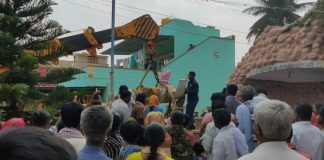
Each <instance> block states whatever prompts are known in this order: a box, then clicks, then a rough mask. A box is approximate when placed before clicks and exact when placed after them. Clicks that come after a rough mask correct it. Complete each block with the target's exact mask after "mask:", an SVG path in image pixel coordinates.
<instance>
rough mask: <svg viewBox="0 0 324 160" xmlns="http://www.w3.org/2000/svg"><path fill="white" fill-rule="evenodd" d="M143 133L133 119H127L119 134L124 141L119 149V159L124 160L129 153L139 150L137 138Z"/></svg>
mask: <svg viewBox="0 0 324 160" xmlns="http://www.w3.org/2000/svg"><path fill="white" fill-rule="evenodd" d="M143 133H144V130H143V128H142V126H141V125H140V124H139V123H138V122H137V121H135V120H130V121H127V122H126V123H124V124H123V125H122V126H121V128H120V135H121V136H122V137H123V139H124V141H125V142H124V145H123V146H122V148H121V149H120V154H119V160H126V158H127V157H128V155H129V154H131V153H134V152H138V151H140V146H139V145H138V140H139V139H140V137H141V135H142V134H143Z"/></svg>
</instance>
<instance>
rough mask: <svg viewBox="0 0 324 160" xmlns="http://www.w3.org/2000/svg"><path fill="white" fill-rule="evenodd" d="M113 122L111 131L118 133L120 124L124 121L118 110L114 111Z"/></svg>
mask: <svg viewBox="0 0 324 160" xmlns="http://www.w3.org/2000/svg"><path fill="white" fill-rule="evenodd" d="M112 116H113V122H112V126H111V130H110V132H111V133H116V132H118V130H119V129H120V126H121V125H122V123H123V118H122V116H121V115H120V114H119V113H118V112H112Z"/></svg>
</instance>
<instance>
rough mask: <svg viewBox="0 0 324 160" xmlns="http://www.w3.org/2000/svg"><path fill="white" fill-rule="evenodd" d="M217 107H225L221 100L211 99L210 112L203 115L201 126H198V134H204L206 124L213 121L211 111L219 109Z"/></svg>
mask: <svg viewBox="0 0 324 160" xmlns="http://www.w3.org/2000/svg"><path fill="white" fill-rule="evenodd" d="M219 108H226V106H225V103H224V101H222V100H215V101H212V106H211V112H209V113H207V114H206V115H205V116H204V117H203V119H202V122H201V128H200V134H201V135H204V133H205V129H206V127H207V125H208V124H209V123H210V122H213V121H214V119H213V115H212V113H213V111H214V110H215V109H219Z"/></svg>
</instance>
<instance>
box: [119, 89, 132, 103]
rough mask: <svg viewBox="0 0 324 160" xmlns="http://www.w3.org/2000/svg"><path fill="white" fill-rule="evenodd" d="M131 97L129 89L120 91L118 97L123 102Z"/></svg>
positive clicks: (126, 101) (127, 101)
mask: <svg viewBox="0 0 324 160" xmlns="http://www.w3.org/2000/svg"><path fill="white" fill-rule="evenodd" d="M131 97H132V92H130V91H128V90H127V91H123V92H121V93H120V98H121V99H122V100H123V101H125V103H129V101H130V100H131Z"/></svg>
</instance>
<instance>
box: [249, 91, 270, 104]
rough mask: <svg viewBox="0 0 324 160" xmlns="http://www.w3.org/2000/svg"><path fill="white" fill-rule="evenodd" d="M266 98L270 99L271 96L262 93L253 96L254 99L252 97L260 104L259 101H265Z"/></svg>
mask: <svg viewBox="0 0 324 160" xmlns="http://www.w3.org/2000/svg"><path fill="white" fill-rule="evenodd" d="M265 100H269V98H268V97H267V96H266V95H264V94H262V93H260V94H258V95H257V96H255V97H253V99H252V101H253V102H254V103H255V104H258V103H260V102H262V101H265Z"/></svg>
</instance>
